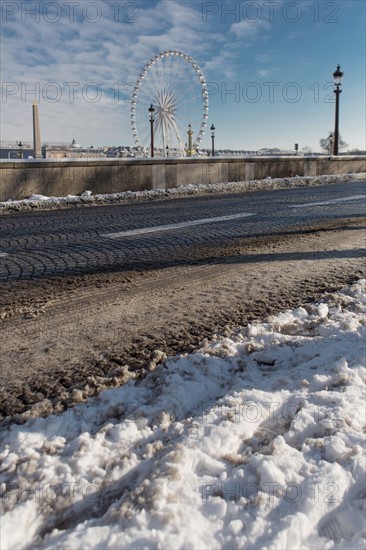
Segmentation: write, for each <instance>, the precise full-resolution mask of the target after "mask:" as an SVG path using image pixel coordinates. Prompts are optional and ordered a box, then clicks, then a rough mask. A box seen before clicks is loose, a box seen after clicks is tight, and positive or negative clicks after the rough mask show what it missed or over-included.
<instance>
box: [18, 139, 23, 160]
mask: <svg viewBox="0 0 366 550" xmlns="http://www.w3.org/2000/svg"><path fill="white" fill-rule="evenodd" d="M18 147H19V158H20V159H22V158H23V147H24V145H23V143H22V142H21V141H19V143H18Z"/></svg>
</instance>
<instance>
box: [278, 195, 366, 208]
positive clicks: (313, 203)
mask: <svg viewBox="0 0 366 550" xmlns="http://www.w3.org/2000/svg"><path fill="white" fill-rule="evenodd" d="M359 199H363V200H366V195H352V197H343V198H342V199H330V200H328V201H322V202H308V203H306V204H292V205H289V208H306V207H307V206H322V205H323V204H337V203H338V202H345V201H355V200H359Z"/></svg>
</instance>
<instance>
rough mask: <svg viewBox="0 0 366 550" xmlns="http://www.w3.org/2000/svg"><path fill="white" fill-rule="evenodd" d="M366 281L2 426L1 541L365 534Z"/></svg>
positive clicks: (249, 542)
mask: <svg viewBox="0 0 366 550" xmlns="http://www.w3.org/2000/svg"><path fill="white" fill-rule="evenodd" d="M365 291H366V280H362V281H359V282H358V283H356V284H354V285H353V286H352V287H350V288H348V289H344V290H343V291H341V292H338V293H333V294H327V295H325V296H324V298H323V300H322V301H321V302H318V303H314V304H307V305H306V306H304V307H299V308H297V309H294V310H292V311H290V310H288V311H284V312H282V313H280V314H278V315H276V316H273V317H270V318H268V319H267V320H266V322H262V323H260V322H257V323H253V324H250V325H248V326H247V327H245V328H242V329H240V330H237V331H236V332H235V333H232V334H226V333H225V336H223V335H221V336H220V335H217V336H215V337H214V338H213V339H212V340H211V341H204V342H202V345H201V348H200V349H198V350H197V351H196V352H195V353H192V354H187V355H181V356H176V357H168V358H166V359H165V360H164V361H163V363H162V364H158V365H156V362H154V361H152V362H151V365H150V370H151V372H150V373H149V374H148V376H147V377H146V378H145V379H143V380H142V381H139V382H137V381H135V380H130V381H129V382H127V383H126V384H125V385H124V386H122V387H119V388H115V389H111V390H105V391H103V392H102V393H101V394H100V395H99V396H98V397H97V398H94V399H91V400H88V401H84V402H81V403H80V404H79V405H77V406H76V407H74V408H73V409H69V410H68V411H65V412H64V413H62V414H60V415H57V416H49V417H46V418H38V419H33V420H28V421H27V422H26V423H24V424H22V425H16V424H12V425H11V426H10V427H8V428H6V429H4V430H3V432H2V433H1V439H2V441H1V449H2V451H1V455H0V459H1V462H2V465H1V470H2V479H1V482H2V484H1V494H2V497H1V505H2V520H1V548H4V549H5V548H6V549H10V548H17V549H22V548H24V549H26V548H29V549H30V548H35V547H37V548H41V549H45V548H47V549H51V548H52V549H65V548H69V549H73V550H76V549H83V550H85V549H87V548H103V549H107V548H114V549H121V548H123V549H126V548H133V549H135V548H161V549H163V548H164V549H165V548H169V549H175V548H176V549H178V548H179V549H189V548H192V549H197V548H200V549H206V548H207V549H215V548H230V549H235V548H237V549H239V548H240V549H254V548H258V549H259V548H260V549H281V550H285V549H291V550H295V549H301V550H303V549H308V548H309V549H319V548H323V549H345V548H350V549H351V548H352V549H361V548H364V547H365V537H366V525H365V512H366V509H365V502H366V487H365V469H366V462H365V452H364V450H365V447H364V444H365V436H364V433H365V381H366V369H365V313H366V293H365ZM156 355H159V353H158V352H156ZM161 357H163V354H161ZM75 391H78V390H75ZM82 399H83V396H82V392H81V391H80V400H81V401H82Z"/></svg>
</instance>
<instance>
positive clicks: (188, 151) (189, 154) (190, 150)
mask: <svg viewBox="0 0 366 550" xmlns="http://www.w3.org/2000/svg"><path fill="white" fill-rule="evenodd" d="M187 134H188V150H187V156H189V157H191V156H192V136H193V132H192V124H188V131H187Z"/></svg>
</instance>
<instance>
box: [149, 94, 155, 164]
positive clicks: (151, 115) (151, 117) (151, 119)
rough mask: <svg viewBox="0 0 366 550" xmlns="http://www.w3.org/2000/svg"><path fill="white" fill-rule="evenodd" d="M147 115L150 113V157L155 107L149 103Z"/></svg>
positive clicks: (152, 154)
mask: <svg viewBox="0 0 366 550" xmlns="http://www.w3.org/2000/svg"><path fill="white" fill-rule="evenodd" d="M149 113H150V133H151V156H152V157H153V156H154V113H155V107H154V105H153V104H152V103H151V105H150V107H149Z"/></svg>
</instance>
